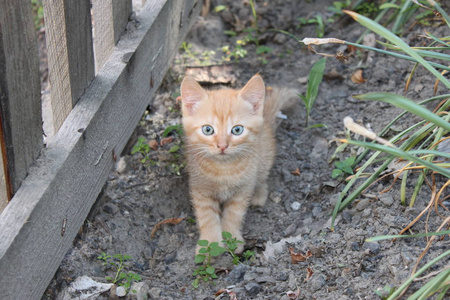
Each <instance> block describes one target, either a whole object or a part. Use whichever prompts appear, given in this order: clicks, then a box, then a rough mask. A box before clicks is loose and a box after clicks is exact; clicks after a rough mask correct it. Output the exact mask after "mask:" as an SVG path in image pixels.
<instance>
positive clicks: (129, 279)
mask: <svg viewBox="0 0 450 300" xmlns="http://www.w3.org/2000/svg"><path fill="white" fill-rule="evenodd" d="M97 258H98V259H99V260H101V261H102V262H103V265H104V266H108V267H110V268H112V269H113V270H114V269H115V275H114V277H111V276H106V277H105V279H106V280H108V281H109V282H111V283H113V284H118V285H119V286H123V287H124V288H125V290H126V292H127V293H128V292H129V291H130V287H131V284H132V283H133V281H134V282H138V281H141V280H142V278H141V276H140V275H139V274H136V273H133V272H125V271H124V270H125V268H127V267H128V266H127V262H128V261H129V260H131V259H132V258H131V256H129V255H122V254H115V255H112V256H111V255H108V254H106V253H105V252H102V254H100V255H99V256H98V257H97ZM132 292H133V293H136V291H135V290H132Z"/></svg>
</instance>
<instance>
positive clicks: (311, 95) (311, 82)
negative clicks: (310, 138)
mask: <svg viewBox="0 0 450 300" xmlns="http://www.w3.org/2000/svg"><path fill="white" fill-rule="evenodd" d="M325 63H326V58H325V57H324V58H321V59H319V60H318V61H317V62H316V63H314V65H313V66H312V68H311V70H310V71H309V76H308V87H307V90H306V95H301V94H298V96H299V97H300V98H301V99H302V100H303V103H304V104H305V108H306V124H305V125H306V126H308V122H309V115H310V113H311V109H312V107H313V105H314V103H315V102H316V98H317V94H318V93H319V85H320V83H321V82H322V78H323V72H324V70H325ZM319 126H320V127H324V125H322V124H320V125H319V124H316V125H315V126H314V127H319Z"/></svg>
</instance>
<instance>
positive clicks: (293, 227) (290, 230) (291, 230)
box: [283, 223, 297, 237]
mask: <svg viewBox="0 0 450 300" xmlns="http://www.w3.org/2000/svg"><path fill="white" fill-rule="evenodd" d="M296 229H297V225H296V224H295V223H292V224H291V225H289V226H288V227H287V228H286V229H285V230H283V236H284V237H287V236H291V235H292V234H293V233H294V232H295V230H296Z"/></svg>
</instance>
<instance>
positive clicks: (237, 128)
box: [231, 125, 244, 135]
mask: <svg viewBox="0 0 450 300" xmlns="http://www.w3.org/2000/svg"><path fill="white" fill-rule="evenodd" d="M243 132H244V126H241V125H236V126H234V127H233V128H231V133H232V134H234V135H241V134H242V133H243Z"/></svg>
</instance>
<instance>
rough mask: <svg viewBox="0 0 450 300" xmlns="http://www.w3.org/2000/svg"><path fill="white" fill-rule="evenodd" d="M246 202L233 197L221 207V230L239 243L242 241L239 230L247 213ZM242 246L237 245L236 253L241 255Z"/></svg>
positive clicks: (240, 198) (244, 199) (243, 199)
mask: <svg viewBox="0 0 450 300" xmlns="http://www.w3.org/2000/svg"><path fill="white" fill-rule="evenodd" d="M247 208H248V201H247V200H246V198H243V197H235V198H234V199H231V200H229V201H227V202H225V204H224V206H223V213H222V230H223V231H228V232H230V233H231V235H232V236H233V237H235V238H236V239H237V240H239V241H244V238H243V237H242V233H241V228H242V223H243V221H244V216H245V213H246V212H247ZM243 250H244V244H238V248H237V249H236V251H235V252H236V253H238V254H239V253H242V251H243Z"/></svg>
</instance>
